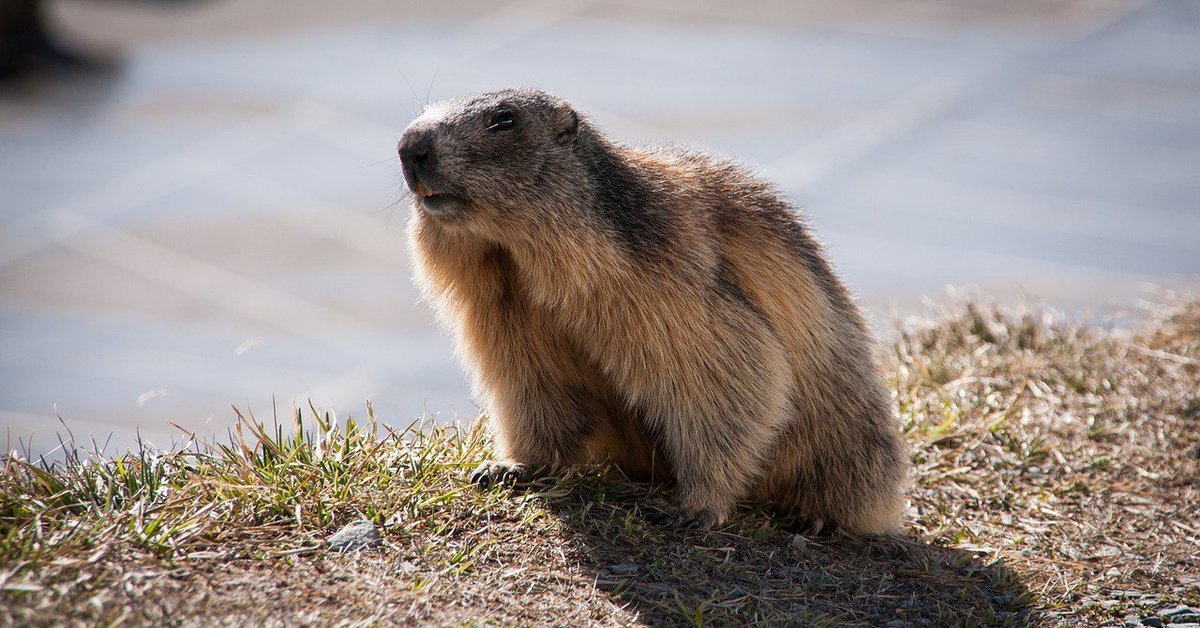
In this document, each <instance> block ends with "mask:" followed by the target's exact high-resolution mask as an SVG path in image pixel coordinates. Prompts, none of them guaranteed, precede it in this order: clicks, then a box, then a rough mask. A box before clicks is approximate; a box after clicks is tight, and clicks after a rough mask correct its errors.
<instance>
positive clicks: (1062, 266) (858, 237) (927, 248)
mask: <svg viewBox="0 0 1200 628" xmlns="http://www.w3.org/2000/svg"><path fill="white" fill-rule="evenodd" d="M821 234H822V236H823V237H822V238H821V239H822V241H823V242H824V246H825V247H826V248H832V249H836V248H840V247H842V246H846V248H847V249H850V250H860V251H879V250H882V249H883V248H885V247H902V248H904V249H905V250H906V251H909V252H914V253H918V254H925V255H928V256H930V257H935V258H937V259H944V260H946V261H947V263H951V262H953V263H956V264H959V265H961V264H962V262H961V260H972V262H971V263H979V264H981V265H988V266H992V267H997V268H1000V267H1003V266H1005V265H1013V264H1020V265H1024V266H1032V267H1037V268H1038V269H1039V270H1044V271H1045V272H1046V273H1056V274H1057V275H1058V276H1059V277H1065V276H1068V275H1071V276H1074V277H1076V278H1083V277H1087V278H1089V279H1091V280H1115V281H1153V280H1154V279H1155V277H1156V275H1148V274H1144V273H1135V272H1130V271H1122V270H1107V269H1097V268H1093V267H1091V266H1084V265H1080V264H1071V263H1065V262H1056V261H1052V260H1044V259H1040V258H1036V257H1028V256H1024V255H1012V254H1008V253H997V252H995V251H982V250H979V249H969V248H961V247H955V246H941V245H937V246H935V245H931V244H926V243H921V242H913V241H911V240H900V239H895V238H888V237H883V236H877V235H868V234H864V233H858V232H854V231H847V230H840V229H838V230H830V229H824V230H822V231H821ZM830 241H834V242H837V243H838V244H836V245H830V244H829V242H830ZM847 243H855V244H853V245H847ZM841 257H842V258H843V259H844V256H841ZM838 258H839V256H837V255H835V256H834V259H838ZM892 270H895V269H892ZM909 275H911V276H913V277H927V276H928V275H927V274H926V273H924V272H920V271H918V270H913V271H911V272H910V273H909Z"/></svg>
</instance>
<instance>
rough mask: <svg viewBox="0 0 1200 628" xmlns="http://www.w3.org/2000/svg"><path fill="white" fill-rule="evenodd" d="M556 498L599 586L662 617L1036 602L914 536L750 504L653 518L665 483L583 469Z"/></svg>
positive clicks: (995, 610)
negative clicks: (592, 477)
mask: <svg viewBox="0 0 1200 628" xmlns="http://www.w3.org/2000/svg"><path fill="white" fill-rule="evenodd" d="M563 488H564V489H565V490H566V491H567V492H566V494H565V495H563V496H562V497H561V501H559V500H554V501H555V502H557V503H555V504H553V506H554V507H555V508H557V515H558V516H559V517H560V518H561V519H562V520H563V523H564V524H565V526H566V528H567V529H568V531H569V532H568V538H569V539H570V540H571V541H572V542H571V545H573V546H574V547H575V548H576V549H577V551H578V554H577V556H578V558H579V559H580V562H581V566H582V567H583V569H584V571H585V573H590V574H594V577H595V581H596V586H597V589H599V590H602V591H604V592H606V593H607V594H608V595H609V596H611V597H612V598H613V600H614V601H615V602H616V603H617V604H619V605H622V606H626V605H627V606H628V607H629V609H630V610H632V611H635V612H637V613H638V616H639V619H640V620H641V621H643V622H646V623H648V624H652V625H662V624H688V625H700V624H701V623H703V624H706V625H746V624H748V623H751V624H765V625H821V624H825V623H833V624H837V625H845V624H861V625H873V626H896V627H898V626H946V625H1023V624H1026V623H1028V622H1029V621H1030V619H1031V617H1032V613H1033V612H1034V611H1033V609H1032V607H1031V604H1030V601H1031V596H1030V595H1029V594H1028V593H1027V591H1026V589H1025V587H1024V585H1023V584H1022V583H1021V581H1020V580H1019V578H1018V577H1017V575H1016V574H1015V573H1014V572H1013V571H1011V570H1009V569H1008V568H1007V567H1006V566H1005V565H1004V564H1003V562H1002V561H997V562H992V561H989V560H988V559H987V556H986V555H984V556H980V555H979V554H976V553H973V552H967V551H963V550H958V549H951V548H946V547H940V546H937V545H932V544H929V543H926V542H924V541H921V540H919V539H915V538H912V537H911V536H906V537H901V538H872V539H854V538H846V537H824V538H822V537H807V536H800V535H795V534H792V533H790V532H788V531H786V530H785V529H783V528H782V526H780V525H777V522H776V521H774V520H772V519H771V518H770V517H769V516H768V515H766V514H765V513H762V512H760V511H755V510H748V509H744V510H742V511H740V512H739V513H738V514H737V516H736V517H734V519H733V521H732V522H731V524H729V525H727V526H725V527H723V528H721V529H718V530H716V531H713V532H709V533H699V532H684V531H675V530H669V529H665V528H662V527H660V526H656V525H652V524H649V523H647V522H646V519H645V518H644V517H643V514H644V513H647V512H649V511H653V510H658V509H662V508H666V507H668V502H667V493H666V492H665V491H663V490H661V489H648V488H645V487H636V486H630V487H629V488H628V489H625V488H623V487H622V486H620V485H617V484H614V483H613V482H604V481H601V480H597V481H596V482H590V481H589V480H587V479H582V480H581V481H580V482H579V483H578V484H574V483H571V485H570V486H564V487H563Z"/></svg>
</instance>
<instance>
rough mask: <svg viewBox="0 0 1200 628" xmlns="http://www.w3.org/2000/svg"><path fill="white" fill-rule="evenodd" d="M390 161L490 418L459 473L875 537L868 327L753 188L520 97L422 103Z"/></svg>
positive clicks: (420, 271) (706, 159) (801, 239)
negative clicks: (613, 489) (662, 491)
mask: <svg viewBox="0 0 1200 628" xmlns="http://www.w3.org/2000/svg"><path fill="white" fill-rule="evenodd" d="M399 152H400V157H401V163H402V167H403V170H404V177H405V180H406V182H407V184H408V186H409V187H410V188H411V189H412V191H413V199H414V200H413V212H412V219H411V222H410V225H409V239H410V246H411V248H412V252H413V257H414V260H415V266H416V276H417V282H418V283H419V285H420V286H421V288H422V289H423V291H424V292H425V293H426V294H427V295H428V296H429V297H431V299H432V301H433V302H434V303H435V304H436V307H437V310H438V313H439V317H440V319H441V320H442V321H443V322H444V323H445V324H446V325H447V326H449V327H450V328H451V329H452V330H453V331H454V333H455V334H456V337H457V341H458V347H459V351H460V353H461V356H462V358H463V360H464V362H465V363H466V366H467V367H468V368H469V369H470V370H471V371H472V373H473V375H474V378H475V383H476V392H477V393H478V395H479V396H480V398H481V399H482V400H483V402H484V404H485V407H486V409H487V413H488V416H489V417H490V420H491V422H492V428H493V430H492V432H493V434H494V438H495V445H496V451H497V452H498V459H497V460H496V461H493V462H488V463H486V464H484V465H483V466H481V467H480V468H479V469H478V470H477V471H476V473H475V475H474V479H475V481H477V482H481V483H490V482H499V481H510V480H516V479H520V478H521V477H523V476H525V475H526V474H528V473H529V472H530V471H531V470H534V469H554V468H561V467H563V466H566V465H573V464H581V463H587V462H593V461H605V460H607V461H611V462H613V463H615V464H617V465H619V466H620V467H622V468H623V469H624V470H625V472H626V473H629V474H630V475H632V476H637V477H645V478H658V479H665V480H674V481H675V482H676V483H677V489H678V501H679V505H680V508H681V514H680V517H679V519H678V524H679V525H685V526H690V527H702V528H704V527H709V526H712V525H715V524H719V523H721V522H722V521H724V520H725V518H726V517H727V516H728V514H729V512H730V510H731V508H732V507H733V506H734V504H735V503H737V502H738V501H739V500H744V499H749V500H757V501H761V502H767V503H770V504H772V505H774V506H775V507H777V508H779V509H781V510H784V511H789V512H793V513H795V514H796V515H798V516H800V517H802V518H804V519H806V520H808V521H811V522H813V525H814V526H815V527H817V528H820V527H822V526H825V527H826V528H829V527H837V528H838V529H841V530H843V531H845V532H848V533H851V534H872V533H881V532H887V531H890V530H893V529H895V528H896V527H897V525H898V524H899V521H900V518H901V515H902V512H903V509H904V500H903V496H902V486H903V483H904V481H905V478H906V475H907V461H906V457H907V456H906V452H905V448H904V447H903V445H902V443H901V439H900V437H899V434H898V431H897V427H896V425H895V422H894V420H893V418H892V413H891V408H890V404H889V402H888V397H887V395H886V393H885V391H884V387H883V384H882V381H881V379H880V376H879V374H878V372H877V370H876V365H875V360H874V356H873V352H872V344H871V339H870V334H869V332H868V330H867V328H866V325H865V324H864V322H863V319H862V316H861V314H860V313H859V311H858V308H857V306H856V305H855V304H854V302H853V300H852V298H851V296H850V295H849V293H848V292H847V291H846V289H845V287H844V286H843V284H842V282H841V281H840V280H839V279H838V277H837V276H836V275H835V274H834V272H833V271H832V269H831V268H830V266H829V264H828V263H827V261H826V260H825V257H824V255H823V253H822V250H821V247H820V246H819V244H818V243H817V242H815V241H814V240H813V239H812V237H811V236H810V235H809V232H808V231H807V229H806V227H805V226H804V223H803V221H802V219H801V217H800V216H799V215H798V214H797V213H796V211H795V210H793V209H792V208H791V207H790V206H789V205H788V203H787V202H786V201H784V200H783V199H782V198H781V197H780V195H779V194H778V193H777V192H776V191H775V190H774V188H773V187H772V186H771V185H770V184H768V183H765V182H763V181H761V180H759V179H757V178H755V177H754V176H753V175H751V174H750V173H748V172H747V171H745V170H744V169H742V168H741V167H739V166H737V165H734V164H732V163H729V162H726V161H722V160H719V159H715V158H713V157H710V156H706V155H704V154H698V153H694V152H686V151H681V150H673V149H655V150H636V149H633V148H629V147H625V146H622V145H619V144H616V143H614V142H611V141H609V140H608V139H606V138H605V137H604V136H603V135H602V134H601V133H600V132H599V131H598V130H597V129H596V128H595V127H594V126H593V125H592V124H591V123H590V122H589V121H588V120H587V119H586V118H585V117H583V116H582V115H580V114H579V113H578V112H577V111H576V110H575V109H574V108H573V107H572V106H571V105H570V104H568V103H566V102H564V101H562V100H560V99H558V98H556V97H554V96H552V95H550V94H547V93H545V92H541V91H536V90H505V91H499V92H493V93H487V94H481V95H477V96H473V97H470V98H466V99H463V100H459V101H450V102H445V103H439V104H436V105H432V106H430V107H428V108H427V109H426V110H425V112H424V113H423V114H422V115H421V116H420V117H419V118H417V120H415V121H414V122H413V123H412V124H411V125H410V126H409V127H408V129H407V130H405V132H404V134H403V136H402V138H401V140H400V145H399Z"/></svg>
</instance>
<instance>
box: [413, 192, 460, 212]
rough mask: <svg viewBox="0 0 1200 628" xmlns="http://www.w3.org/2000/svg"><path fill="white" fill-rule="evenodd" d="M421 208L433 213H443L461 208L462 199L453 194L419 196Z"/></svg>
mask: <svg viewBox="0 0 1200 628" xmlns="http://www.w3.org/2000/svg"><path fill="white" fill-rule="evenodd" d="M421 207H423V208H425V209H426V210H428V211H430V212H434V213H443V212H448V211H452V210H455V209H459V208H461V207H462V199H461V198H459V197H457V196H454V195H453V194H443V193H436V192H435V193H430V194H422V195H421Z"/></svg>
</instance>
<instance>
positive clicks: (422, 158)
mask: <svg viewBox="0 0 1200 628" xmlns="http://www.w3.org/2000/svg"><path fill="white" fill-rule="evenodd" d="M398 151H399V153H400V161H401V162H403V163H404V164H405V165H407V166H412V167H416V166H419V165H421V164H422V163H424V162H426V161H428V160H429V157H430V156H432V155H433V132H432V131H428V130H424V129H409V130H407V131H405V132H404V135H403V136H401V137H400V146H399V147H398Z"/></svg>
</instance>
